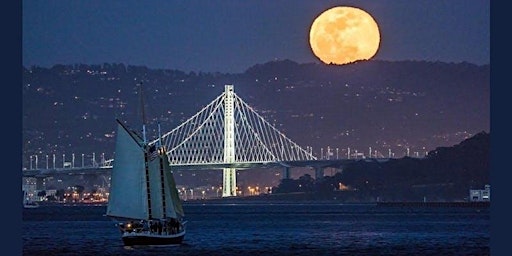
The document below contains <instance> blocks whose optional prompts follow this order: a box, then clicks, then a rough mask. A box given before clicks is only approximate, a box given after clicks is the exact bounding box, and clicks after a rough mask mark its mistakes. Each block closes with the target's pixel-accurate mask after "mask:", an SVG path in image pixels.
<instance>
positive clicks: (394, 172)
mask: <svg viewBox="0 0 512 256" xmlns="http://www.w3.org/2000/svg"><path fill="white" fill-rule="evenodd" d="M489 149H490V134H488V133H486V132H480V133H478V134H476V135H474V136H473V137H471V138H468V139H466V140H464V141H462V142H461V143H459V144H457V145H454V146H452V147H438V148H436V149H435V150H432V151H430V152H429V154H428V156H427V157H426V158H422V159H418V158H410V157H404V158H401V159H392V160H390V161H389V162H383V163H379V162H367V161H364V160H360V161H357V162H355V163H353V164H349V165H347V166H346V167H345V168H344V169H343V171H342V172H338V173H336V174H335V175H333V176H326V177H324V178H323V179H322V180H314V179H313V178H311V176H309V175H304V176H301V177H300V178H299V179H296V180H283V181H282V182H281V183H280V184H279V186H277V187H275V188H274V190H273V192H274V193H276V194H280V193H282V194H285V193H294V192H304V193H306V195H303V196H304V197H309V198H323V199H331V198H333V197H337V198H338V199H339V200H344V201H365V202H368V201H417V202H419V201H423V200H428V201H465V200H467V198H468V196H469V189H483V188H484V186H485V185H486V184H490V183H489V182H490V172H489V170H490V151H489Z"/></svg>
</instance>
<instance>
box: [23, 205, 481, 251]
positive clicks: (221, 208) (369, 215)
mask: <svg viewBox="0 0 512 256" xmlns="http://www.w3.org/2000/svg"><path fill="white" fill-rule="evenodd" d="M184 210H185V214H186V215H187V216H186V218H187V220H188V223H187V234H186V236H185V239H184V243H183V244H182V245H179V246H166V247H136V248H131V247H124V246H123V244H122V241H121V236H120V233H119V231H118V229H117V228H116V227H115V225H114V224H115V223H114V222H113V221H112V220H110V219H109V218H107V217H104V216H103V214H104V213H105V211H106V207H105V206H83V205H82V206H62V205H56V206H41V207H40V208H37V209H24V210H23V223H22V239H23V255H52V256H56V255H249V254H250V255H490V214H489V208H469V207H384V206H377V205H364V204H363V205H354V204H339V203H294V202H281V203H260V202H258V203H247V202H244V203H207V204H203V203H200V202H196V203H190V202H187V203H185V205H184Z"/></svg>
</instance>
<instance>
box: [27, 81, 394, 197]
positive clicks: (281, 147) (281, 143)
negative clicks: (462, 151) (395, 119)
mask: <svg viewBox="0 0 512 256" xmlns="http://www.w3.org/2000/svg"><path fill="white" fill-rule="evenodd" d="M156 143H162V145H164V146H165V147H166V148H167V156H168V158H169V162H170V165H171V167H172V170H213V169H221V170H223V186H222V195H223V196H224V197H228V196H236V187H237V185H236V170H241V169H249V168H277V167H281V168H284V178H289V171H290V168H293V167H310V168H314V169H315V176H316V178H321V177H323V170H324V169H325V168H327V167H334V168H341V167H342V166H343V165H345V164H347V163H348V162H351V161H355V160H354V159H336V160H319V159H317V158H316V157H315V156H313V154H312V152H310V151H308V150H305V149H303V148H302V147H300V146H299V145H298V144H296V143H295V142H293V141H292V140H291V139H290V138H288V137H287V136H286V135H285V134H283V133H282V132H280V131H279V130H278V129H276V128H275V127H274V126H273V125H272V124H270V123H269V122H268V121H266V120H265V119H264V118H263V117H262V116H261V115H260V114H258V113H257V112H256V111H255V110H254V109H253V108H252V107H251V106H249V105H248V104H247V103H246V102H244V101H243V100H242V99H241V98H240V97H239V96H238V95H236V93H235V91H234V86H233V85H226V86H225V89H224V92H223V93H222V94H221V95H219V96H218V97H217V98H215V99H214V100H213V101H212V102H211V103H209V104H208V105H206V106H205V107H204V108H203V109H201V110H200V111H199V112H197V113H196V114H195V115H193V116H192V117H190V118H189V119H188V120H186V121H185V122H183V123H182V124H180V125H179V126H178V127H176V128H174V129H173V130H171V131H169V132H166V133H164V134H162V135H161V136H160V137H159V138H158V139H155V140H153V141H151V142H150V144H156ZM47 159H48V158H47ZM386 160H387V159H386V158H384V159H368V161H386ZM47 161H48V160H47ZM53 161H54V162H55V158H54V160H53ZM82 163H83V155H82ZM113 164H115V163H114V160H113V159H110V160H104V159H103V160H102V161H101V163H100V164H97V163H95V161H93V166H84V165H83V164H82V167H74V164H73V165H72V166H71V167H69V166H68V167H66V166H63V167H62V168H55V164H54V168H48V164H47V168H46V169H37V168H36V169H32V168H30V169H28V170H23V176H25V177H36V178H37V177H39V178H41V177H47V176H50V175H55V174H66V173H69V174H72V173H76V174H86V173H101V172H105V171H108V170H110V169H111V168H112V165H113Z"/></svg>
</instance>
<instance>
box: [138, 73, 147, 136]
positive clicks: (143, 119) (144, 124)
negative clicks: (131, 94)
mask: <svg viewBox="0 0 512 256" xmlns="http://www.w3.org/2000/svg"><path fill="white" fill-rule="evenodd" d="M139 86H140V87H139V88H140V105H141V108H142V140H143V142H144V145H146V143H147V140H146V113H145V112H144V96H143V95H142V82H140V83H139Z"/></svg>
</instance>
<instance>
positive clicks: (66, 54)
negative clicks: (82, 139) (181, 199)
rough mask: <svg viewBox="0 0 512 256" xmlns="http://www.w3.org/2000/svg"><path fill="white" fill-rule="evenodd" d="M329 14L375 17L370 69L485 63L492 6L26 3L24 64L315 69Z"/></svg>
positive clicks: (298, 0)
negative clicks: (320, 28)
mask: <svg viewBox="0 0 512 256" xmlns="http://www.w3.org/2000/svg"><path fill="white" fill-rule="evenodd" d="M334 6H353V7H358V8H361V9H363V10H365V11H367V12H368V13H370V14H371V15H372V16H373V17H374V19H375V20H376V21H377V23H378V24H379V27H380V33H381V42H380V48H379V50H378V51H377V54H376V55H375V56H374V59H378V60H391V61H393V60H427V61H443V62H463V61H466V62H470V63H474V64H478V65H483V64H489V63H490V1H488V0H441V1H427V0H415V1H410V0H379V1H316V0H315V1H311V0H280V1H261V0H257V1H256V0H244V1H200V0H188V1H152V0H150V1H135V0H123V1H121V0H119V1H98V0H74V1H69V0H52V1H34V0H24V1H23V5H22V7H23V9H22V26H23V27H22V29H23V32H22V54H23V57H22V64H23V65H24V66H25V67H30V66H33V65H37V66H42V67H51V66H53V65H55V64H79V63H83V64H103V63H123V64H127V65H145V66H147V67H149V68H164V69H178V70H182V71H186V72H189V71H195V72H222V73H240V72H244V71H245V70H246V69H247V68H249V67H251V66H253V65H255V64H262V63H266V62H268V61H272V60H283V59H290V60H293V61H296V62H299V63H310V62H315V63H320V60H318V59H317V58H316V57H315V56H314V55H313V53H312V51H311V50H310V47H309V42H308V40H309V28H310V26H311V23H312V22H313V20H314V19H315V17H317V16H318V15H319V14H320V13H322V12H323V11H325V10H327V9H328V8H331V7H334Z"/></svg>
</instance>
